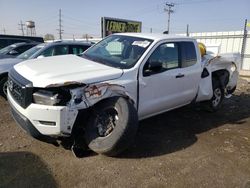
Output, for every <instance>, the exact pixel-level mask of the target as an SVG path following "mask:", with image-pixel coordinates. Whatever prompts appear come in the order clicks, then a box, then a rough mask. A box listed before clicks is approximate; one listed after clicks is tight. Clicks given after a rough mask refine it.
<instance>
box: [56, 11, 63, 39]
mask: <svg viewBox="0 0 250 188" xmlns="http://www.w3.org/2000/svg"><path fill="white" fill-rule="evenodd" d="M57 30H58V34H59V39H60V40H62V34H63V30H62V10H61V9H59V29H57Z"/></svg>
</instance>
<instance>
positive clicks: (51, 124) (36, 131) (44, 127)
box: [7, 92, 78, 141]
mask: <svg viewBox="0 0 250 188" xmlns="http://www.w3.org/2000/svg"><path fill="white" fill-rule="evenodd" d="M7 96H8V101H9V103H10V106H11V113H12V115H13V118H14V119H15V121H16V122H17V124H18V125H20V127H21V128H22V129H24V130H25V131H26V132H27V133H28V134H30V135H31V136H32V137H34V138H37V139H39V140H42V141H46V140H47V139H49V138H52V137H59V136H69V135H70V134H71V131H72V128H73V125H74V123H75V120H76V117H77V114H78V110H72V109H69V108H68V107H66V106H46V105H39V104H33V103H32V104H31V105H29V106H28V107H27V108H26V109H24V108H22V107H21V106H20V105H19V104H18V103H17V102H16V101H15V100H14V99H13V98H12V96H11V94H10V93H9V92H8V95H7Z"/></svg>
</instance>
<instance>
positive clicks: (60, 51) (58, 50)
mask: <svg viewBox="0 0 250 188" xmlns="http://www.w3.org/2000/svg"><path fill="white" fill-rule="evenodd" d="M65 54H68V46H67V45H62V46H53V47H50V48H48V49H46V50H45V51H44V52H42V53H41V54H40V55H43V56H44V57H49V56H55V55H65Z"/></svg>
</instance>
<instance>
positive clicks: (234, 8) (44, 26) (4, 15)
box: [0, 0, 250, 38]
mask: <svg viewBox="0 0 250 188" xmlns="http://www.w3.org/2000/svg"><path fill="white" fill-rule="evenodd" d="M171 2H173V3H175V7H174V8H173V9H174V13H173V14H171V25H170V32H172V33H184V32H185V31H186V25H187V24H189V25H190V32H202V31H232V30H233V31H236V30H242V29H243V25H244V20H245V19H246V18H247V19H249V22H250V0H237V1H236V0H189V1H188V0H173V1H171ZM165 3H166V1H163V0H122V1H119V0H105V1H101V0H99V1H98V0H70V1H69V0H39V1H38V0H0V33H3V32H4V30H5V32H6V34H21V31H20V30H18V23H20V21H21V20H22V21H23V22H25V21H27V20H33V21H35V24H36V33H37V35H39V36H43V35H45V34H46V33H52V34H54V35H55V37H56V38H58V34H57V30H56V29H58V14H59V9H60V8H61V9H62V20H63V22H62V25H63V29H64V34H63V38H70V37H72V36H73V35H75V37H81V36H82V35H83V34H86V33H88V34H90V35H93V36H100V35H101V26H100V22H101V17H103V16H105V17H115V18H122V19H130V20H137V21H141V22H142V31H143V32H149V31H150V28H152V30H153V32H155V33H159V32H161V33H162V32H163V31H165V30H166V28H167V13H166V12H164V7H165Z"/></svg>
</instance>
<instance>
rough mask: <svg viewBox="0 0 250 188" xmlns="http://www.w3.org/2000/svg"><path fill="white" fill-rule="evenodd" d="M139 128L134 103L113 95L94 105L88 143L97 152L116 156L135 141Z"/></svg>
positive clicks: (86, 136)
mask: <svg viewBox="0 0 250 188" xmlns="http://www.w3.org/2000/svg"><path fill="white" fill-rule="evenodd" d="M98 125H99V126H98ZM98 127H99V128H98ZM137 128H138V116H137V111H136V109H135V108H134V106H133V104H131V103H130V102H129V101H128V100H126V99H125V98H122V97H113V98H110V99H107V100H105V101H103V102H101V103H100V104H98V105H96V106H95V107H94V112H93V114H92V115H91V116H90V118H89V121H88V123H87V125H86V130H85V139H86V143H87V145H88V147H89V148H90V149H91V150H93V151H94V152H96V153H99V154H103V155H106V156H115V155H118V154H119V153H121V152H122V151H124V150H125V149H126V148H127V147H128V146H129V145H130V144H131V143H132V142H133V140H134V138H135V135H136V132H137Z"/></svg>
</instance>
